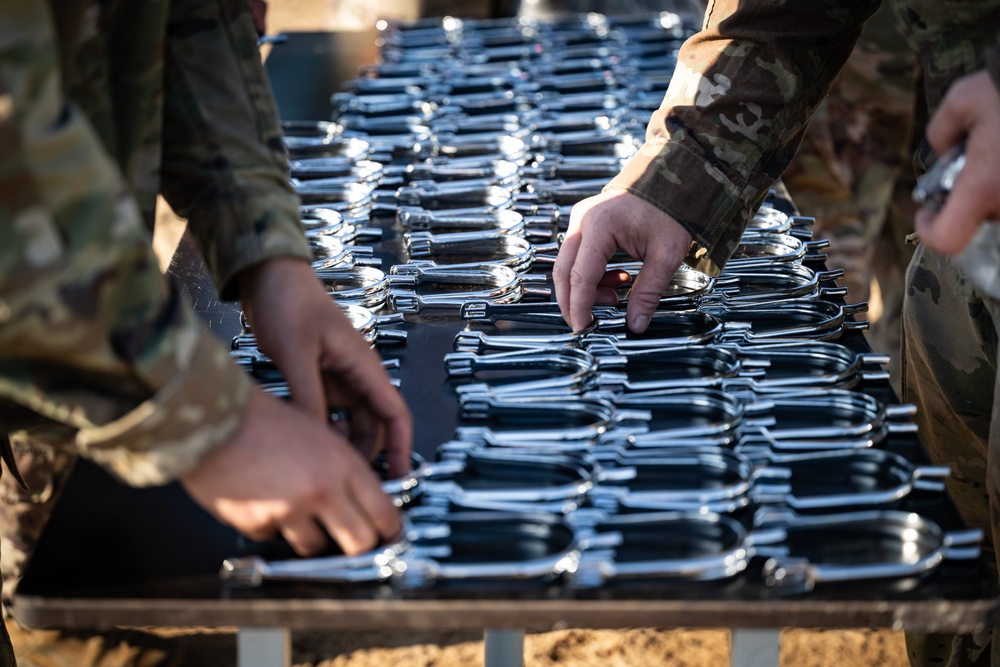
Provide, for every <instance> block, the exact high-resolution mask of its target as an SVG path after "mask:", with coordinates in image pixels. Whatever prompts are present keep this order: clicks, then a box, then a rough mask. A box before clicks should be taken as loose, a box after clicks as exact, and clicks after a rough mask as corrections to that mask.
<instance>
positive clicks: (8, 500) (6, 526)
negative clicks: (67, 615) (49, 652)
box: [0, 434, 77, 667]
mask: <svg viewBox="0 0 1000 667" xmlns="http://www.w3.org/2000/svg"><path fill="white" fill-rule="evenodd" d="M57 442H59V443H60V444H56V445H53V444H52V443H51V442H45V443H44V444H43V443H42V442H41V441H39V440H35V439H31V438H27V437H24V434H14V435H12V436H11V446H12V447H13V450H14V457H15V460H16V462H17V469H18V472H20V473H21V476H22V477H23V478H24V481H25V482H26V483H27V485H28V490H27V491H25V490H24V489H22V488H21V487H20V485H19V484H18V483H17V481H16V480H15V479H14V475H11V474H10V473H9V471H7V470H6V464H3V466H4V469H3V475H2V476H0V575H2V581H3V583H2V586H3V588H2V603H3V616H4V617H5V618H9V617H10V607H11V604H10V603H11V601H12V600H13V595H14V590H15V588H16V586H17V582H18V581H19V580H20V579H21V575H22V574H23V573H24V567H25V565H27V562H28V558H29V557H30V556H31V553H32V552H33V551H34V549H35V546H36V545H37V544H38V540H39V539H40V538H41V536H42V531H43V530H44V529H45V525H46V524H47V523H48V521H49V517H50V516H51V514H52V508H53V507H54V506H55V504H56V501H57V500H58V499H59V494H60V492H61V491H62V489H63V487H64V486H65V483H66V480H67V479H68V478H69V473H70V471H71V469H72V468H73V463H74V462H75V461H76V456H77V455H76V449H75V447H74V446H73V443H72V441H68V440H61V441H57ZM0 633H2V634H0V667H8V666H12V665H14V664H15V660H14V653H13V649H12V648H11V643H10V636H9V635H8V633H7V628H6V626H5V625H4V623H3V620H2V619H0Z"/></svg>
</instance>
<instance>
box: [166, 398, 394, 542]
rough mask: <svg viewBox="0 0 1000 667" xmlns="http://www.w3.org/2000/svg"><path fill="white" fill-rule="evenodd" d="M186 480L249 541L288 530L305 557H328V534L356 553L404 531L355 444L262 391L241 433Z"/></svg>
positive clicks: (205, 504) (193, 491) (201, 502)
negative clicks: (322, 552)
mask: <svg viewBox="0 0 1000 667" xmlns="http://www.w3.org/2000/svg"><path fill="white" fill-rule="evenodd" d="M180 482H181V484H182V485H183V486H184V488H185V489H186V490H187V492H188V493H189V494H190V495H191V497H192V498H194V500H195V501H196V502H197V503H198V504H199V505H201V506H202V507H204V508H205V509H207V510H208V511H210V512H211V513H212V514H214V515H215V516H216V517H217V518H218V519H219V520H221V521H223V522H224V523H227V524H229V525H231V526H233V527H234V528H235V529H236V530H238V531H239V532H241V533H243V534H244V535H246V536H247V537H250V538H252V539H258V540H265V539H268V538H270V537H273V536H274V534H275V533H277V532H280V533H281V534H282V535H283V536H284V537H285V539H286V541H287V542H288V543H289V545H291V547H292V548H293V549H294V550H295V551H296V553H298V554H300V555H303V556H309V555H313V554H316V553H319V552H321V551H322V550H323V549H324V548H325V547H326V546H327V535H329V536H330V537H332V538H333V539H334V540H336V542H337V544H339V545H340V548H341V549H342V550H343V551H344V553H346V554H348V555H354V554H358V553H363V552H365V551H369V550H371V549H373V548H375V547H376V546H378V545H379V544H380V543H385V542H388V541H391V540H392V539H393V538H394V537H396V536H397V535H398V534H399V531H400V530H401V529H402V525H401V523H400V519H399V513H398V511H397V510H396V508H395V506H394V505H393V504H392V500H391V499H390V498H389V496H387V495H386V494H385V493H383V491H382V486H381V483H380V482H379V480H378V477H377V476H376V474H375V472H374V471H373V470H372V467H371V465H369V464H368V463H367V462H366V461H365V460H364V459H363V458H362V457H361V456H359V455H358V453H357V452H356V451H355V450H354V448H353V447H351V445H350V443H349V442H347V441H346V440H345V439H344V438H343V437H341V436H340V435H339V434H337V433H336V432H334V431H333V430H332V429H330V428H327V426H326V424H325V423H324V422H322V421H320V420H318V419H315V418H313V417H312V416H310V415H307V414H305V413H304V412H303V411H302V410H300V409H297V408H296V407H294V406H292V405H289V404H286V403H284V402H283V401H281V400H280V399H277V398H275V397H273V396H270V395H268V394H266V393H264V392H263V391H261V390H260V389H257V388H256V387H255V388H253V389H252V391H251V396H250V401H249V404H248V405H247V409H246V413H245V414H244V417H243V421H242V422H241V423H240V425H239V427H238V428H237V429H236V431H235V432H234V433H233V435H232V436H231V437H230V438H229V440H228V441H226V443H224V444H223V445H222V446H220V447H219V448H218V449H216V450H215V451H213V452H212V453H210V454H209V455H208V456H207V457H206V458H205V459H203V460H202V461H201V463H200V464H199V465H198V467H197V468H195V469H194V470H192V471H190V472H188V473H187V474H185V475H183V476H182V477H181V479H180ZM324 531H325V532H324Z"/></svg>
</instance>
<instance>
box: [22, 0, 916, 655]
mask: <svg viewBox="0 0 1000 667" xmlns="http://www.w3.org/2000/svg"><path fill="white" fill-rule="evenodd" d="M469 4H470V5H472V4H474V3H469ZM485 4H486V3H483V5H484V6H485ZM417 5H418V3H417V2H416V1H415V0H408V1H407V0H391V2H379V3H372V2H367V3H362V2H352V1H350V0H346V1H345V0H271V1H270V2H269V3H268V14H267V22H268V32H271V33H277V32H282V31H309V30H334V29H359V28H364V27H367V26H369V25H371V24H372V23H374V21H375V20H376V19H377V18H379V17H399V18H412V17H414V16H415V15H416V12H417ZM162 218H163V220H164V221H168V220H169V218H170V215H169V211H165V212H164V214H163V216H162ZM164 228H166V229H170V228H173V230H174V232H173V233H171V234H168V235H167V236H166V237H165V239H166V240H164V238H161V239H160V241H161V243H164V247H165V248H166V252H167V253H169V252H170V250H171V249H172V247H173V245H174V244H175V243H176V236H175V235H176V233H177V232H178V231H179V227H178V226H177V223H176V222H174V223H173V224H172V225H165V226H164ZM9 625H10V626H11V627H10V629H11V635H12V639H13V640H14V646H15V651H16V654H17V656H18V664H19V665H20V666H21V667H166V666H170V667H200V666H202V665H205V666H211V667H229V666H230V665H235V664H236V634H235V629H233V628H221V629H209V628H133V629H121V630H117V631H114V632H108V633H104V634H101V635H90V634H82V633H73V634H60V633H58V632H55V631H29V630H25V629H22V628H20V627H18V626H16V624H13V623H9ZM390 625H391V619H386V626H387V627H388V626H390ZM292 653H293V655H292V662H293V665H295V666H296V667H384V666H386V665H394V666H395V667H475V666H476V665H482V664H483V641H482V635H481V634H456V633H450V632H440V633H427V632H424V633H414V632H405V631H395V630H391V629H387V630H383V631H377V632H349V633H348V632H344V633H338V632H326V633H295V634H294V635H293V644H292ZM524 656H525V664H526V665H528V667H626V666H628V667H638V666H642V665H670V666H671V667H715V666H717V665H724V664H728V661H729V632H728V631H725V630H691V629H650V628H636V629H630V630H616V631H612V630H587V629H570V630H558V631H553V632H546V633H538V634H529V635H528V636H527V637H526V639H525V653H524ZM908 664H909V663H908V661H907V659H906V649H905V645H904V642H903V636H902V634H901V633H898V632H891V631H884V630H870V629H852V630H837V631H807V630H794V631H785V632H783V633H782V651H781V665H782V667H827V666H829V665H852V666H856V667H905V666H906V665H908Z"/></svg>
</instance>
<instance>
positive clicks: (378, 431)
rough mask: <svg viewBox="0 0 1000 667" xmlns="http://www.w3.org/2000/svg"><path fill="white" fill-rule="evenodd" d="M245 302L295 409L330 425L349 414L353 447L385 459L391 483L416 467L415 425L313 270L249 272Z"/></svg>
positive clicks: (289, 263) (270, 266)
mask: <svg viewBox="0 0 1000 667" xmlns="http://www.w3.org/2000/svg"><path fill="white" fill-rule="evenodd" d="M244 274H245V275H242V276H241V279H240V298H241V300H242V302H243V309H244V312H245V313H246V315H247V318H248V320H249V321H250V326H251V329H252V331H253V333H254V335H255V336H256V338H257V344H258V345H259V346H260V349H261V351H262V352H264V353H265V354H267V355H268V356H269V357H271V359H273V360H274V362H275V364H276V365H277V366H278V368H279V369H280V370H281V373H282V374H283V375H284V376H285V379H286V380H287V381H288V384H289V388H290V389H291V395H292V401H293V403H295V404H296V405H298V406H299V407H301V408H303V409H304V410H306V411H308V412H309V413H310V414H312V415H315V416H316V417H317V418H319V419H321V420H322V421H323V422H326V421H327V418H328V415H329V411H330V409H346V410H348V411H349V414H350V419H349V424H350V439H351V441H352V442H353V443H354V445H355V446H356V447H358V449H359V450H360V451H361V453H362V454H363V455H364V456H366V457H367V458H369V459H371V458H374V457H375V456H376V455H377V454H378V453H379V452H380V451H383V450H384V451H385V453H386V459H387V462H388V464H389V475H390V476H392V477H397V476H400V475H403V474H405V473H406V472H407V471H408V470H409V467H410V448H411V445H412V438H413V435H412V430H413V423H412V418H411V415H410V411H409V409H408V408H407V406H406V403H405V401H404V400H403V397H402V395H401V394H400V393H399V391H398V390H397V389H396V388H395V387H393V386H392V384H391V383H390V382H389V378H388V376H387V375H386V373H385V371H384V370H383V369H382V366H381V359H380V358H379V355H378V354H377V353H376V352H375V351H374V350H372V349H371V348H370V347H369V345H368V343H367V342H365V340H364V339H363V338H362V337H361V335H360V334H359V333H358V332H356V331H355V330H354V327H353V326H352V325H351V322H350V320H349V319H348V318H347V316H346V315H345V314H344V312H343V310H342V309H341V308H340V306H338V305H337V304H336V303H334V301H333V299H332V298H331V297H330V296H329V295H328V294H327V293H326V290H325V289H324V287H323V285H322V283H321V282H320V281H319V279H318V278H317V277H316V275H315V274H314V273H313V271H312V268H311V267H310V266H309V264H308V263H307V262H304V261H300V260H295V259H275V260H271V261H269V262H265V263H264V264H262V265H260V266H258V267H255V268H253V269H250V270H248V271H246V272H244Z"/></svg>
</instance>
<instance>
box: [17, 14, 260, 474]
mask: <svg viewBox="0 0 1000 667" xmlns="http://www.w3.org/2000/svg"><path fill="white" fill-rule="evenodd" d="M48 7H49V3H47V2H38V3H36V2H24V3H13V2H9V3H4V4H3V5H2V9H0V24H2V25H3V26H4V27H5V29H4V30H3V31H2V32H0V146H3V151H2V157H0V428H2V429H4V430H7V431H10V430H16V429H19V428H23V427H26V426H30V425H38V424H47V425H48V426H49V427H57V428H56V429H54V430H57V429H62V430H63V431H68V432H69V433H72V434H75V441H76V445H77V447H78V449H79V450H80V452H81V453H82V454H83V455H85V456H88V457H90V458H93V459H94V460H96V461H98V462H99V463H101V464H103V465H104V466H106V467H108V468H109V469H110V470H111V471H112V472H114V473H115V474H117V475H118V476H119V477H120V478H121V479H123V480H124V481H125V482H127V483H130V484H133V485H148V484H160V483H164V482H167V481H169V480H171V479H173V478H175V477H177V476H179V475H181V474H183V473H184V472H186V471H187V470H189V469H191V468H193V467H194V466H195V465H196V464H197V463H198V462H199V461H200V459H201V458H202V457H203V456H204V455H205V454H206V453H207V452H208V451H210V450H212V449H213V448H214V447H216V446H218V445H219V444H221V443H222V442H224V441H225V440H226V439H227V438H228V437H229V435H230V434H231V433H232V432H233V431H234V430H235V428H236V426H237V424H238V423H239V421H240V419H241V418H242V414H243V410H244V408H245V406H246V402H247V399H248V396H249V387H250V385H249V380H248V378H247V377H246V376H245V374H244V373H243V372H242V371H240V370H239V368H238V367H237V366H236V365H235V364H233V363H231V361H230V360H229V359H228V355H227V353H226V351H225V350H224V349H223V348H222V346H221V345H220V344H219V343H218V342H217V341H216V340H215V339H214V337H212V336H211V335H210V334H209V333H208V332H207V330H205V329H204V328H203V327H202V326H201V325H200V324H199V322H198V321H197V319H196V318H195V315H194V314H193V312H192V311H191V309H190V308H189V307H188V305H187V303H186V302H185V300H184V299H183V297H182V295H181V293H180V292H179V290H178V289H177V288H176V287H175V286H174V285H173V284H172V283H170V282H168V281H167V280H166V279H164V277H163V276H162V275H161V274H160V272H159V269H158V265H157V262H156V259H155V257H154V255H153V253H152V250H151V247H150V239H149V236H148V233H147V232H146V229H145V226H144V224H143V223H142V220H141V217H140V214H139V211H138V208H137V206H136V204H135V201H134V199H133V198H132V197H131V195H130V194H128V191H127V188H126V186H125V183H124V181H123V179H122V177H121V175H120V173H119V172H118V170H117V168H116V167H115V166H114V164H113V162H112V161H111V160H110V158H109V157H108V156H107V154H106V153H105V152H104V150H103V148H102V146H101V143H100V141H99V139H98V138H97V136H96V134H95V133H94V131H93V128H92V127H91V126H90V125H89V123H88V122H87V121H86V120H85V118H84V117H83V116H82V115H81V114H80V112H79V110H78V109H77V108H76V107H75V106H73V105H72V104H70V103H68V102H67V100H66V98H65V96H64V94H63V93H62V91H61V87H60V83H59V67H58V59H57V49H56V46H55V43H54V41H53V32H52V22H51V17H50V15H49V14H48Z"/></svg>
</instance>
